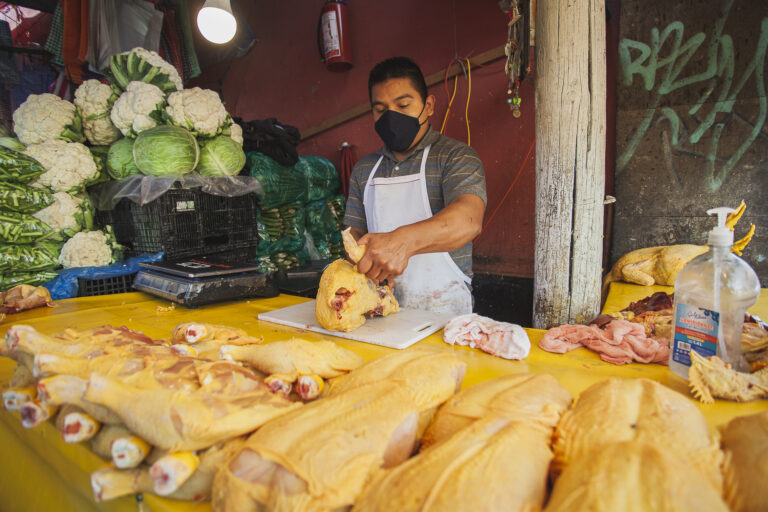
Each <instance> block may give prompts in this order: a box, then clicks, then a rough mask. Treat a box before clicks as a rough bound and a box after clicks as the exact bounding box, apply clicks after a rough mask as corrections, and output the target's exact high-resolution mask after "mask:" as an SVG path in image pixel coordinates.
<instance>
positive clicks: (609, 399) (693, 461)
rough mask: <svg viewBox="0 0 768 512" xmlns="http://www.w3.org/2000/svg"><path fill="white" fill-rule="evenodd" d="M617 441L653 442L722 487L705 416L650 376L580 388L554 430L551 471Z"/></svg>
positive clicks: (715, 443)
mask: <svg viewBox="0 0 768 512" xmlns="http://www.w3.org/2000/svg"><path fill="white" fill-rule="evenodd" d="M618 441H634V442H638V443H640V442H647V443H650V444H654V445H655V446H657V447H659V448H660V449H661V450H663V451H664V452H666V453H668V454H670V455H675V456H677V457H678V458H679V459H680V460H681V461H683V463H684V464H686V465H688V466H691V467H695V468H697V469H698V470H699V471H700V472H701V474H702V475H704V476H705V477H706V478H707V479H708V480H709V482H710V484H711V485H712V486H713V487H714V488H715V489H717V490H718V491H720V489H721V488H722V475H721V474H720V464H721V462H722V452H721V451H720V446H719V442H718V438H717V436H715V435H713V434H712V433H711V432H710V430H709V426H708V425H707V421H706V420H705V419H704V416H702V414H701V412H700V411H699V409H698V408H697V407H696V406H695V405H694V404H693V403H692V402H691V401H690V400H688V399H687V398H686V397H685V396H683V395H681V394H680V393H677V392H675V391H672V390H671V389H669V388H667V387H665V386H663V385H661V384H659V383H658V382H655V381H652V380H650V379H608V380H604V381H602V382H598V383H597V384H594V385H592V386H590V387H589V388H587V389H586V390H585V391H583V392H582V393H581V395H579V398H578V400H577V401H576V405H575V406H574V407H573V409H571V410H569V411H566V412H565V413H564V414H563V416H562V418H561V419H560V422H559V423H558V425H557V428H556V429H555V437H554V443H553V451H554V454H555V458H554V460H553V462H552V472H553V474H554V475H557V474H559V473H560V472H561V471H562V470H563V469H564V468H566V467H567V466H568V465H569V464H571V463H572V462H574V461H577V460H579V459H580V458H582V457H584V456H586V455H588V454H589V452H590V451H594V450H597V451H600V450H602V447H603V446H604V445H607V444H609V443H613V442H618Z"/></svg>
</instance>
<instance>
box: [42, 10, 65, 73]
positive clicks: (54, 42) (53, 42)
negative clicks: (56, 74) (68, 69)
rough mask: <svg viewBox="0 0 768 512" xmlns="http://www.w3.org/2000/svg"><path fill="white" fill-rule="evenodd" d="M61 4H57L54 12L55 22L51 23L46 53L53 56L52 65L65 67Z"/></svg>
mask: <svg viewBox="0 0 768 512" xmlns="http://www.w3.org/2000/svg"><path fill="white" fill-rule="evenodd" d="M62 12H63V10H62V8H61V3H57V4H56V10H54V11H53V21H52V22H51V31H50V33H49V34H48V40H47V41H46V42H45V51H47V52H48V53H50V54H51V55H53V57H52V58H51V63H52V64H56V65H58V66H63V65H64V61H63V60H61V43H62V40H63V39H64V17H63V15H62Z"/></svg>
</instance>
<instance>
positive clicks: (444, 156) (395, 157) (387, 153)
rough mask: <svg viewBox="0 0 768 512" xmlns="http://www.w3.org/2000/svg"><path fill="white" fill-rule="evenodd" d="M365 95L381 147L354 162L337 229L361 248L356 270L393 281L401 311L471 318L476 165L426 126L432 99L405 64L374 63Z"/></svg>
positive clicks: (479, 212)
mask: <svg viewBox="0 0 768 512" xmlns="http://www.w3.org/2000/svg"><path fill="white" fill-rule="evenodd" d="M368 93H369V96H370V100H371V107H372V109H373V120H374V123H375V124H374V127H375V130H376V133H378V134H379V136H380V137H381V139H382V140H383V141H384V146H383V147H382V148H381V149H379V150H378V151H376V152H375V153H372V154H370V155H368V156H366V157H364V158H362V159H361V160H360V161H359V162H358V163H357V164H356V165H355V168H354V170H353V172H352V176H351V180H350V188H349V198H348V200H347V210H346V215H345V216H344V222H345V224H347V225H348V226H350V227H351V228H352V234H353V235H354V236H355V238H358V243H359V244H361V245H366V246H367V250H366V252H365V256H364V257H363V258H362V259H361V260H360V261H359V262H358V264H357V268H358V270H359V271H360V272H362V273H364V274H366V275H367V276H368V277H370V278H371V279H374V280H376V281H384V280H387V281H389V282H390V284H392V283H393V284H394V289H395V296H396V297H397V299H398V301H399V302H400V304H401V306H403V307H410V308H417V309H425V310H429V311H442V312H449V313H454V314H457V315H458V314H464V313H470V312H471V311H472V294H471V291H470V286H469V285H470V283H471V277H472V240H473V239H474V238H475V237H476V236H477V235H478V234H479V233H480V230H481V228H482V220H483V214H484V213H485V203H486V192H485V172H484V170H483V164H482V163H481V162H480V158H479V157H478V156H477V153H476V152H475V150H473V149H471V148H470V147H468V146H467V145H465V144H462V143H460V142H458V141H455V140H453V139H450V138H448V137H444V136H443V135H441V134H440V133H438V132H437V131H435V130H433V129H432V128H431V127H430V125H429V122H428V121H429V117H430V116H431V115H432V114H434V108H435V96H434V95H432V94H427V85H426V82H425V81H424V75H423V74H422V73H421V70H420V69H419V67H418V66H417V65H416V64H415V63H414V62H413V61H412V60H410V59H408V58H405V57H395V58H392V59H388V60H385V61H383V62H380V63H378V64H377V65H376V66H375V67H374V68H373V69H372V70H371V73H370V76H369V78H368Z"/></svg>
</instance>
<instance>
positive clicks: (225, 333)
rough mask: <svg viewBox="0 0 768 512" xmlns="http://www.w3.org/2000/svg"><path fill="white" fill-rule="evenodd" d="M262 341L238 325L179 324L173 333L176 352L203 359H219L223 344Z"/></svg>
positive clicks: (173, 346) (246, 343) (172, 338)
mask: <svg viewBox="0 0 768 512" xmlns="http://www.w3.org/2000/svg"><path fill="white" fill-rule="evenodd" d="M262 341H263V338H254V337H252V336H249V335H248V333H246V332H245V331H244V330H242V329H238V328H236V327H229V326H226V325H215V324H207V323H195V322H187V323H183V324H179V325H177V326H176V327H175V328H174V330H173V334H172V335H171V343H172V344H173V345H172V348H173V351H174V352H176V353H178V354H181V355H187V356H194V357H199V358H201V359H218V358H219V349H220V348H221V347H222V346H223V345H251V344H258V343H261V342H262Z"/></svg>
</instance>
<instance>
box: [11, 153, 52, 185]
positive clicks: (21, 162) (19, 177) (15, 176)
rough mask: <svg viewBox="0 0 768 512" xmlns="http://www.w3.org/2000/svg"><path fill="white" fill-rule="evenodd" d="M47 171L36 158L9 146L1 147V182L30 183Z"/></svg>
mask: <svg viewBox="0 0 768 512" xmlns="http://www.w3.org/2000/svg"><path fill="white" fill-rule="evenodd" d="M44 172H45V168H44V167H43V166H42V165H40V162H38V161H37V160H35V159H34V158H32V157H30V156H28V155H25V154H24V153H20V152H18V151H15V150H13V149H9V148H0V182H9V181H10V182H15V183H28V182H30V181H32V180H34V179H36V178H37V177H38V176H40V175H41V174H43V173H44Z"/></svg>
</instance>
